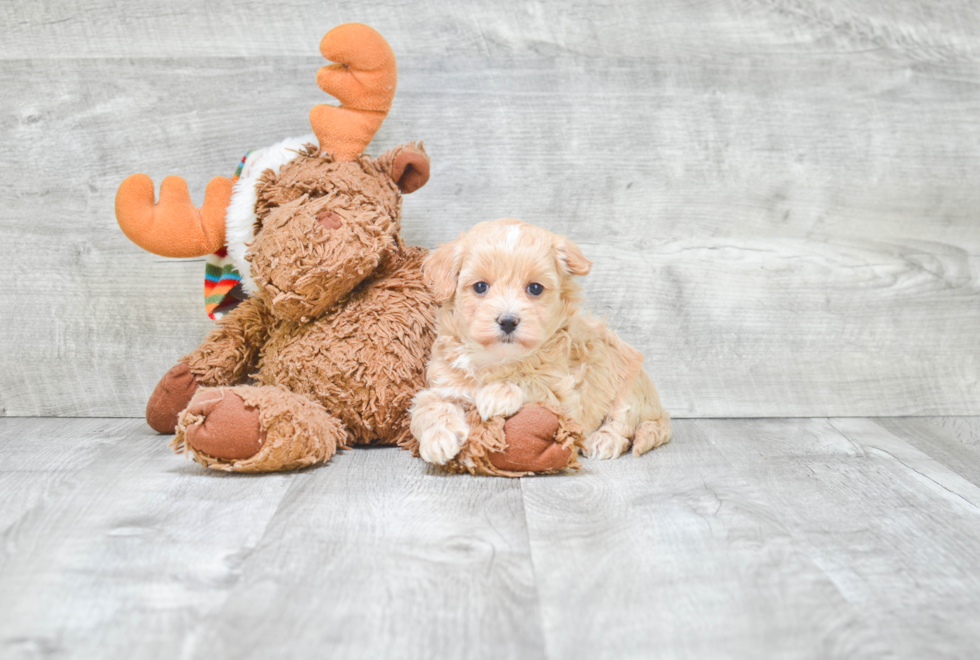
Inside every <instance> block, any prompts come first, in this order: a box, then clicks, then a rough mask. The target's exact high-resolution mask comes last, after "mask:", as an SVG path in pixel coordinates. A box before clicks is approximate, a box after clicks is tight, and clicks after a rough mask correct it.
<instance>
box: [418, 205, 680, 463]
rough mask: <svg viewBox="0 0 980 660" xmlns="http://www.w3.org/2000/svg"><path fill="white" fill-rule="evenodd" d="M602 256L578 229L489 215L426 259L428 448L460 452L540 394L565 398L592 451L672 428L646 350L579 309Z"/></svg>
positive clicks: (657, 436) (422, 448)
mask: <svg viewBox="0 0 980 660" xmlns="http://www.w3.org/2000/svg"><path fill="white" fill-rule="evenodd" d="M591 266H592V264H591V262H590V261H589V260H588V259H586V258H585V256H584V255H583V254H582V252H581V250H579V248H578V247H577V246H576V245H575V244H574V243H573V242H572V241H570V240H569V239H567V238H564V237H561V236H557V235H555V234H552V233H551V232H549V231H547V230H545V229H542V228H540V227H535V226H533V225H529V224H527V223H524V222H521V221H519V220H513V219H503V220H496V221H492V222H483V223H480V224H478V225H476V226H475V227H473V229H472V230H470V231H469V232H467V233H465V234H463V235H461V236H460V237H459V238H457V239H456V240H455V241H452V242H450V243H447V244H445V245H443V246H441V247H440V248H439V249H438V250H436V251H435V252H433V253H432V254H431V255H430V256H429V257H428V258H427V259H426V261H425V263H424V264H423V272H424V275H425V277H426V281H427V283H428V284H429V286H430V289H431V290H432V292H433V294H434V296H435V298H436V300H437V302H440V303H442V307H441V309H440V310H439V312H438V314H437V319H436V332H437V337H436V341H435V344H434V345H433V349H432V356H431V358H430V360H429V364H428V368H427V373H426V377H427V383H428V387H427V389H425V390H423V391H421V392H419V394H418V395H417V396H416V397H415V400H414V403H413V407H412V423H411V430H412V433H413V435H414V436H415V438H416V439H417V440H418V441H419V452H420V454H421V456H422V458H424V459H425V460H427V461H429V462H430V463H434V464H437V465H445V464H447V463H449V462H450V461H452V460H453V459H454V458H455V457H456V456H457V455H458V454H459V453H460V451H461V449H462V448H463V447H464V444H465V443H466V441H467V437H468V435H469V431H470V424H469V423H468V420H467V415H466V408H468V407H470V406H473V407H475V408H476V409H477V411H478V412H479V415H480V417H481V418H482V419H484V420H489V419H491V418H494V417H508V416H511V415H513V414H514V413H516V412H517V411H519V410H520V409H521V408H522V407H523V406H524V405H526V404H529V403H542V404H545V405H549V406H560V407H561V409H562V410H564V411H565V413H566V414H567V415H568V416H569V417H570V418H571V419H573V420H574V421H575V422H577V423H578V424H579V425H581V427H583V428H584V429H585V441H584V443H583V449H584V450H585V453H586V455H587V456H589V457H590V458H616V457H617V456H619V455H620V454H622V453H623V452H624V451H626V449H628V448H629V446H630V444H632V446H633V453H634V454H636V455H640V454H643V453H644V452H646V451H649V450H650V449H653V448H654V447H658V446H660V445H662V444H664V443H666V442H668V441H669V440H670V435H671V429H670V417H669V415H668V414H667V412H666V411H665V410H664V409H663V407H662V406H661V404H660V398H659V397H658V395H657V390H656V388H655V387H654V385H653V381H652V380H651V379H650V377H649V376H648V375H647V373H646V372H645V371H644V370H643V368H642V364H643V355H642V354H641V353H640V352H639V351H637V350H636V349H634V348H632V347H631V346H629V345H628V344H626V343H625V342H624V341H622V340H621V339H620V338H619V337H618V336H616V334H615V333H614V332H612V331H611V330H609V329H608V328H607V327H606V326H605V325H604V324H603V323H602V322H601V321H599V320H597V319H595V318H593V317H591V316H590V315H588V314H585V313H583V312H582V311H581V310H580V307H579V306H580V303H581V297H580V292H581V290H580V288H579V286H578V284H577V283H576V282H575V281H574V279H573V277H574V276H576V275H586V274H588V272H589V270H590V269H591Z"/></svg>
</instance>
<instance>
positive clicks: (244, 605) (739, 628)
mask: <svg viewBox="0 0 980 660" xmlns="http://www.w3.org/2000/svg"><path fill="white" fill-rule="evenodd" d="M0 452H2V455H3V457H4V458H3V461H2V462H0V502H2V506H0V541H2V544H0V657H3V658H96V657H98V658H127V659H137V658H209V659H217V658H312V657H343V658H380V657H391V658H463V657H466V658H484V657H485V658H694V659H703V658H766V657H773V658H777V657H778V658H849V659H850V658H871V657H874V658H878V657H897V658H925V657H929V658H936V657H944V658H964V657H973V656H975V654H976V650H977V649H978V648H980V418H976V417H973V418H967V417H958V418H951V417H939V418H915V419H902V418H880V419H868V418H817V419H767V420H721V419H715V420H678V421H677V423H676V435H675V440H674V442H672V443H670V444H669V445H667V446H665V447H663V448H661V449H657V450H656V451H654V452H652V453H651V454H649V455H647V456H645V457H643V458H640V459H636V458H634V457H632V456H625V457H622V458H620V459H618V460H616V461H611V462H600V463H596V462H586V463H585V467H584V469H583V470H582V471H581V473H578V474H572V475H560V476H554V477H538V478H526V479H521V480H506V479H492V478H471V477H463V476H445V475H443V474H441V473H439V472H437V471H435V470H434V469H432V468H430V467H428V466H426V465H425V464H424V463H422V462H421V461H419V460H417V459H413V458H412V457H411V456H410V455H408V454H407V453H404V452H401V451H399V450H396V449H359V450H353V451H348V452H344V453H342V454H341V455H339V456H337V457H336V458H335V459H334V460H333V461H331V462H330V463H329V464H327V465H325V466H322V467H320V468H315V469H310V470H306V471H303V472H296V473H291V474H281V475H259V476H243V475H225V474H218V473H211V472H206V471H204V470H203V469H202V468H200V467H199V466H197V465H196V464H194V463H192V462H190V461H188V460H186V459H184V458H183V457H181V456H176V455H174V454H172V453H171V452H170V451H169V450H168V449H167V448H166V439H165V438H163V437H161V436H158V435H156V434H154V433H153V432H151V431H150V430H149V428H148V427H146V425H145V424H144V423H143V422H142V421H141V420H134V419H126V420H120V419H14V418H8V419H2V420H0Z"/></svg>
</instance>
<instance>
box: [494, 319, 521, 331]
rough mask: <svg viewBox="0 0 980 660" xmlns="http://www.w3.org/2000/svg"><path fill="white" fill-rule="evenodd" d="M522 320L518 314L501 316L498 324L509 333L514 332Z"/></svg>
mask: <svg viewBox="0 0 980 660" xmlns="http://www.w3.org/2000/svg"><path fill="white" fill-rule="evenodd" d="M520 322H521V320H520V319H519V318H517V317H516V316H501V317H500V318H499V319H497V325H499V326H500V329H501V330H503V331H504V334H507V335H509V334H510V333H512V332H514V330H516V329H517V324H518V323H520Z"/></svg>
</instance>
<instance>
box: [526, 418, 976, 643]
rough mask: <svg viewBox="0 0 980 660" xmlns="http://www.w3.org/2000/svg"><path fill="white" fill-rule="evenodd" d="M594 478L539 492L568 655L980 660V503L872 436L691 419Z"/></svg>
mask: <svg viewBox="0 0 980 660" xmlns="http://www.w3.org/2000/svg"><path fill="white" fill-rule="evenodd" d="M973 426H974V428H977V422H976V421H975V420H974V421H973ZM583 472H584V474H583V475H582V476H581V477H580V478H578V479H574V480H572V479H564V480H558V479H555V480H528V481H525V483H524V491H525V504H526V507H527V517H528V529H529V533H530V537H531V547H532V554H533V557H534V561H535V570H536V572H537V575H538V576H539V587H540V594H541V595H540V600H541V607H542V611H543V613H544V622H545V630H546V633H547V635H548V639H547V643H548V648H549V650H550V651H551V652H552V653H554V655H555V657H572V658H577V657H581V658H592V657H609V658H624V657H658V658H703V657H718V658H727V657H732V658H738V657H780V658H783V657H787V658H797V657H798V658H836V657H839V658H862V657H909V658H915V657H922V656H923V655H928V656H930V657H950V658H952V657H957V656H958V655H959V654H961V653H962V652H963V649H972V648H976V644H977V641H978V640H977V638H978V636H980V629H978V628H977V626H976V625H975V620H976V616H977V614H978V613H980V596H978V593H980V591H978V590H977V577H976V574H977V573H976V571H977V568H978V563H980V559H978V557H980V553H978V550H980V532H978V531H977V530H978V529H980V528H978V526H977V522H978V518H980V506H978V505H980V489H978V488H977V487H976V486H975V485H974V484H972V483H970V482H969V481H967V480H965V479H963V478H962V477H960V476H959V475H957V474H956V473H954V472H952V471H951V470H950V469H948V468H947V467H945V466H944V465H942V464H941V463H939V462H937V461H935V460H933V459H931V458H930V457H928V456H926V455H925V454H923V453H922V452H920V451H918V450H917V449H916V448H915V447H913V446H912V445H910V444H908V443H907V442H905V441H904V440H903V439H901V438H900V437H898V436H895V435H892V434H890V433H888V432H887V431H885V430H884V429H883V428H882V427H881V426H880V425H878V424H876V423H874V422H873V421H870V420H860V419H859V420H853V419H848V420H832V421H828V420H796V421H788V420H743V421H735V420H703V421H702V420H699V421H680V422H678V423H677V430H676V435H675V440H674V441H673V442H672V443H671V444H670V445H667V446H665V447H663V448H662V449H658V450H656V451H654V452H653V453H652V454H651V455H650V456H649V457H646V458H643V459H639V460H635V459H634V460H631V459H629V458H624V459H620V460H618V461H615V462H613V463H604V464H598V465H597V464H595V463H592V462H589V463H588V465H587V467H586V469H585V470H584V471H583ZM568 574H575V575H577V576H578V579H577V580H575V581H573V582H571V583H570V582H569V581H568V580H567V579H565V578H564V576H566V575H568Z"/></svg>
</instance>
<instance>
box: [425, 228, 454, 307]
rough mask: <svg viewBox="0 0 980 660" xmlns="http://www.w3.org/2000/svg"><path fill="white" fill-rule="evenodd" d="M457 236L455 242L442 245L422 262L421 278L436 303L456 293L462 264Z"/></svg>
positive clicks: (444, 300) (442, 301)
mask: <svg viewBox="0 0 980 660" xmlns="http://www.w3.org/2000/svg"><path fill="white" fill-rule="evenodd" d="M462 237H463V234H460V235H459V238H457V239H456V240H455V241H450V242H449V243H443V244H442V245H440V246H439V247H438V248H437V249H436V250H434V251H433V252H431V253H429V256H428V257H426V258H425V261H423V262H422V276H423V278H424V279H425V283H426V285H428V287H429V290H430V291H432V295H433V297H435V299H436V302H437V303H444V302H446V301H447V300H449V299H450V298H452V297H453V295H455V293H456V283H457V281H458V280H459V271H460V268H461V267H462V264H463V245H462V242H461V241H460V239H461V238H462Z"/></svg>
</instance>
